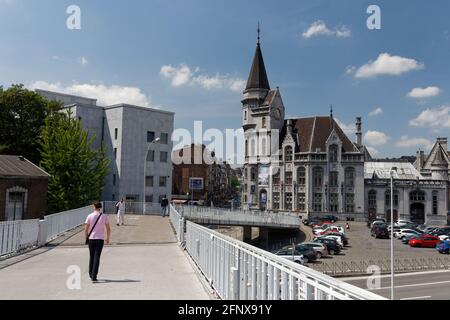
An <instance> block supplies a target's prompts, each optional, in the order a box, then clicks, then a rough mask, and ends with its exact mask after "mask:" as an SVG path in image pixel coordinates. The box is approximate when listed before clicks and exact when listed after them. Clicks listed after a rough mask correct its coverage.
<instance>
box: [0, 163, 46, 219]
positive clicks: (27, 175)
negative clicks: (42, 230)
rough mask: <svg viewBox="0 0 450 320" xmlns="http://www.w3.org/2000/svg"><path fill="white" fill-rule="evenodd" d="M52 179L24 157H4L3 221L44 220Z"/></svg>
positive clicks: (0, 175) (0, 172)
mask: <svg viewBox="0 0 450 320" xmlns="http://www.w3.org/2000/svg"><path fill="white" fill-rule="evenodd" d="M49 178H50V175H49V174H48V173H47V172H45V171H44V170H42V169H41V168H39V167H38V166H36V165H34V164H33V163H32V162H30V161H28V160H27V159H25V158H24V157H20V156H9V155H0V221H13V220H27V219H38V218H41V217H43V216H44V215H45V213H46V211H47V188H48V180H49Z"/></svg>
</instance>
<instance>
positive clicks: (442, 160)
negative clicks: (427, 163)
mask: <svg viewBox="0 0 450 320" xmlns="http://www.w3.org/2000/svg"><path fill="white" fill-rule="evenodd" d="M446 153H447V152H446V151H445V150H444V149H443V148H442V146H441V145H439V147H438V150H437V151H436V156H435V157H434V159H433V162H432V163H431V164H432V165H433V166H444V167H447V166H448V161H447V159H446V158H447V155H446Z"/></svg>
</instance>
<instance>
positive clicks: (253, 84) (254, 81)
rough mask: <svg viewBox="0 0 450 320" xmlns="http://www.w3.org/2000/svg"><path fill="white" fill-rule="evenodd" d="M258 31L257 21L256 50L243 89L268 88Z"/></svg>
mask: <svg viewBox="0 0 450 320" xmlns="http://www.w3.org/2000/svg"><path fill="white" fill-rule="evenodd" d="M260 32H261V30H260V28H259V23H258V42H257V43H256V51H255V55H254V57H253V63H252V68H251V70H250V75H249V76H248V81H247V86H246V88H245V91H248V90H267V91H269V90H270V85H269V79H268V78H267V72H266V66H265V65H264V58H263V55H262V51H261V43H260Z"/></svg>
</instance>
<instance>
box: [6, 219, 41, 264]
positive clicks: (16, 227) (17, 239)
mask: <svg viewBox="0 0 450 320" xmlns="http://www.w3.org/2000/svg"><path fill="white" fill-rule="evenodd" d="M38 234H39V220H21V221H7V222H0V256H5V255H10V254H12V253H15V252H19V251H21V250H23V249H26V248H30V247H34V246H36V245H37V243H38Z"/></svg>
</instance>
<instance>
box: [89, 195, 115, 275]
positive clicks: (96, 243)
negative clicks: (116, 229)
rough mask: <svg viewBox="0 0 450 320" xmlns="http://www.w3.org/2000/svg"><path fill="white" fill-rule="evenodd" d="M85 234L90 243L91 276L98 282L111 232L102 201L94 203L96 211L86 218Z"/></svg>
mask: <svg viewBox="0 0 450 320" xmlns="http://www.w3.org/2000/svg"><path fill="white" fill-rule="evenodd" d="M105 230H106V239H105ZM84 234H85V238H86V244H88V245H89V257H90V258H89V277H90V278H91V280H92V282H97V274H98V269H99V266H100V256H101V254H102V250H103V245H104V244H109V236H110V234H111V229H110V227H109V219H108V216H107V215H105V214H103V212H102V204H101V203H100V202H97V203H94V212H92V213H91V214H90V215H89V216H88V217H87V218H86V224H85V226H84Z"/></svg>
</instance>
